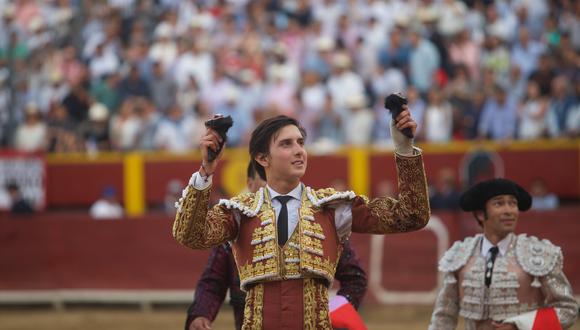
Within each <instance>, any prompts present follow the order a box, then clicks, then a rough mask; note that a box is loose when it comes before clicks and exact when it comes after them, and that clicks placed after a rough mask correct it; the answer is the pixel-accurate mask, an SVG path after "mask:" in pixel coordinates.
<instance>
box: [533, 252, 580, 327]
mask: <svg viewBox="0 0 580 330" xmlns="http://www.w3.org/2000/svg"><path fill="white" fill-rule="evenodd" d="M541 282H542V292H543V293H544V296H545V297H546V303H547V304H548V306H550V307H554V309H555V310H556V313H557V314H558V319H559V320H560V323H561V324H562V328H564V329H566V328H569V327H571V326H572V325H573V324H574V322H576V318H577V317H578V303H577V302H576V300H575V299H574V293H573V292H572V287H571V286H570V282H568V279H567V278H566V275H564V272H563V271H562V254H560V255H559V258H558V262H557V263H556V267H554V270H553V271H551V272H550V273H549V274H548V275H546V276H545V277H544V278H542V280H541Z"/></svg>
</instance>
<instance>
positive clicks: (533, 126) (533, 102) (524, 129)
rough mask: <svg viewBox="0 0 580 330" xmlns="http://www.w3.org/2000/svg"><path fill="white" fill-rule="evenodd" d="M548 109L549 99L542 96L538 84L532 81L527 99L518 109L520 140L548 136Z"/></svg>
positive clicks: (529, 83) (529, 84)
mask: <svg viewBox="0 0 580 330" xmlns="http://www.w3.org/2000/svg"><path fill="white" fill-rule="evenodd" d="M547 107H548V102H547V99H546V98H544V97H542V96H541V95H540V87H539V86H538V83H536V82H535V81H533V80H530V81H529V82H528V90H527V93H526V97H525V99H524V101H523V102H522V104H520V106H519V108H518V115H519V118H520V124H519V126H518V137H519V138H520V139H525V140H530V139H539V138H541V137H544V136H545V135H546V133H547V131H546V120H545V118H546V110H547Z"/></svg>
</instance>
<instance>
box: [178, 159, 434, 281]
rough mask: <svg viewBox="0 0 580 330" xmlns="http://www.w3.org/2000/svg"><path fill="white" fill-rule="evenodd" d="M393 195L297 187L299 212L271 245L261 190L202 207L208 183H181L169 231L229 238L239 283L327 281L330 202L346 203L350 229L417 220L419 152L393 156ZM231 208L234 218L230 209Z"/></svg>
mask: <svg viewBox="0 0 580 330" xmlns="http://www.w3.org/2000/svg"><path fill="white" fill-rule="evenodd" d="M395 159H396V165H397V171H398V185H399V191H400V194H399V198H398V199H394V198H388V197H381V198H377V199H374V200H372V201H370V202H369V201H368V200H367V199H366V198H365V197H361V196H356V195H355V194H354V193H353V192H336V191H334V190H332V189H321V190H313V189H311V188H308V187H306V188H305V189H303V196H302V203H301V207H300V220H299V224H298V226H297V230H295V232H294V234H293V236H294V235H296V237H291V238H290V239H289V241H288V243H287V244H286V246H285V247H284V249H279V248H278V244H277V243H276V242H277V238H276V230H275V228H276V227H275V226H276V223H275V215H274V211H273V208H272V206H271V205H270V202H269V198H267V196H266V192H265V190H263V189H262V190H260V191H258V192H256V193H254V194H252V193H247V194H242V195H239V196H237V197H235V198H232V199H230V200H222V201H221V202H220V203H219V204H218V205H216V206H214V207H213V208H211V209H210V210H208V201H209V195H210V188H208V189H205V190H202V191H199V190H196V189H195V188H193V186H188V187H186V190H185V191H184V193H183V196H184V197H183V198H182V199H180V201H179V202H178V211H177V214H176V218H175V222H174V225H173V236H174V237H175V238H176V240H177V241H178V242H180V243H181V244H183V245H185V246H188V247H191V248H194V249H200V248H209V247H212V246H216V245H218V244H221V243H224V242H226V241H231V242H232V243H233V250H234V255H235V257H236V261H237V263H238V269H239V272H240V279H241V282H242V287H244V286H245V285H247V284H249V283H251V282H254V281H260V280H278V279H282V278H298V277H311V276H313V277H322V278H324V279H326V280H327V281H328V282H330V281H332V279H333V277H334V268H335V267H336V262H337V260H338V257H339V256H340V251H339V248H340V244H339V243H340V242H339V236H338V234H337V232H336V228H335V226H334V221H333V220H334V212H333V208H332V207H333V206H336V205H337V204H340V203H349V204H350V205H351V210H352V227H351V228H352V231H354V232H361V233H373V234H386V233H399V232H407V231H413V230H417V229H420V228H423V227H424V226H425V225H426V224H427V222H428V220H429V216H430V210H429V202H428V193H427V183H426V178H425V170H424V168H423V160H422V156H421V154H418V155H414V156H408V157H406V156H400V155H397V156H396V158H395ZM234 212H237V213H238V215H239V222H238V221H236V219H235V217H234Z"/></svg>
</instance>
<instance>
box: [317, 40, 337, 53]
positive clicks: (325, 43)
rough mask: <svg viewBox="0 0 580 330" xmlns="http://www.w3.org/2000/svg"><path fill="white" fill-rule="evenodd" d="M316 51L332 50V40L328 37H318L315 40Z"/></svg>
mask: <svg viewBox="0 0 580 330" xmlns="http://www.w3.org/2000/svg"><path fill="white" fill-rule="evenodd" d="M316 49H318V50H319V51H328V50H333V49H334V40H333V39H332V38H330V37H320V38H318V39H317V40H316Z"/></svg>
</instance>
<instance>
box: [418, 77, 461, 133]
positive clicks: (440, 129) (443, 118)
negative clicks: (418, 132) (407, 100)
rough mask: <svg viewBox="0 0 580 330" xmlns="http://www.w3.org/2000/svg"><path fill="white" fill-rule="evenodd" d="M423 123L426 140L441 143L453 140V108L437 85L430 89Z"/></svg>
mask: <svg viewBox="0 0 580 330" xmlns="http://www.w3.org/2000/svg"><path fill="white" fill-rule="evenodd" d="M423 125H424V127H423V131H422V132H423V134H424V138H425V140H426V141H428V142H440V143H441V142H448V141H450V140H451V133H452V131H453V110H452V108H451V105H450V104H449V103H448V102H447V101H445V100H444V99H443V95H442V92H441V90H440V89H438V88H437V87H433V88H431V89H430V90H429V95H428V98H427V107H426V109H425V119H424V123H423Z"/></svg>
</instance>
